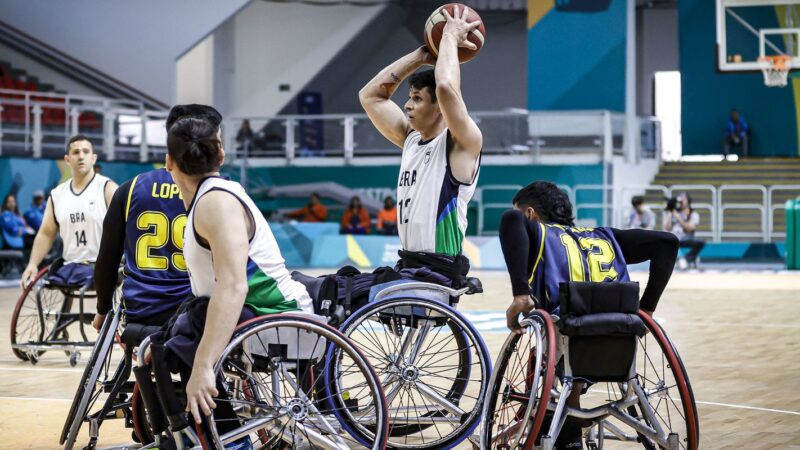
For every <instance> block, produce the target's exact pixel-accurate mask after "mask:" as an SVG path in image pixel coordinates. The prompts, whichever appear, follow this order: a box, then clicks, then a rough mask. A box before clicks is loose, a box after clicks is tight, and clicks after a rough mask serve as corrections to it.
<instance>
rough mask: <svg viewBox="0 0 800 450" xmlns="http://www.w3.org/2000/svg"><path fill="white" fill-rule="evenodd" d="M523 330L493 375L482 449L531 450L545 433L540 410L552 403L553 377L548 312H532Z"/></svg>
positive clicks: (513, 337)
mask: <svg viewBox="0 0 800 450" xmlns="http://www.w3.org/2000/svg"><path fill="white" fill-rule="evenodd" d="M522 325H523V327H524V329H525V333H524V334H518V333H510V334H509V335H508V337H507V338H506V341H505V342H504V344H503V347H502V348H501V350H500V354H499V355H498V360H497V363H496V364H495V370H494V372H493V373H492V380H491V384H490V389H491V390H490V393H489V397H488V399H487V402H486V404H485V405H484V413H483V423H482V427H481V448H483V449H490V448H503V449H523V448H525V449H528V448H531V447H532V446H533V444H534V442H535V440H536V438H538V436H539V434H540V432H541V428H542V424H543V422H544V416H545V413H546V408H541V407H540V406H541V405H546V404H547V403H548V402H549V400H550V390H551V388H552V385H553V379H554V373H555V369H554V366H555V365H554V364H552V363H551V362H552V361H554V360H555V356H556V345H555V340H554V336H555V328H554V326H553V322H552V320H551V319H550V315H549V314H547V313H546V312H544V311H533V312H532V313H531V314H530V315H529V316H528V317H527V318H526V319H525V320H523V324H522ZM498 401H499V402H500V403H499V405H498ZM501 427H502V429H500V428H501Z"/></svg>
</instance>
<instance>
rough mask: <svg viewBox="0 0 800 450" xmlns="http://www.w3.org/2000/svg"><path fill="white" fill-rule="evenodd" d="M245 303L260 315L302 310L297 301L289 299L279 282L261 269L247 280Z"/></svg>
mask: <svg viewBox="0 0 800 450" xmlns="http://www.w3.org/2000/svg"><path fill="white" fill-rule="evenodd" d="M244 303H245V304H246V305H249V306H250V308H252V309H253V311H255V313H256V315H259V316H264V315H267V314H278V313H282V312H287V311H299V310H300V307H298V306H297V301H295V300H287V299H286V298H285V297H284V296H283V293H281V290H280V289H278V283H277V282H275V280H274V279H272V278H271V277H269V276H268V275H267V274H265V273H264V272H263V271H262V270H261V269H258V270H256V272H255V273H254V274H253V276H251V277H250V279H249V280H247V297H245V299H244Z"/></svg>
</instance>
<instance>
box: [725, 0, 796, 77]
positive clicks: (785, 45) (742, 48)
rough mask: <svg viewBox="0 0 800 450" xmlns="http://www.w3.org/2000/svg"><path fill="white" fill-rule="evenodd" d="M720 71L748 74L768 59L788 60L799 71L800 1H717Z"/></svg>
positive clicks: (760, 68) (761, 66)
mask: <svg viewBox="0 0 800 450" xmlns="http://www.w3.org/2000/svg"><path fill="white" fill-rule="evenodd" d="M716 2H717V11H716V13H717V20H716V22H717V68H718V69H719V70H720V71H722V72H749V71H758V70H763V69H765V68H766V67H768V64H769V63H768V62H766V61H764V58H765V57H771V56H787V57H789V58H790V59H788V60H787V66H788V67H789V68H790V69H799V68H800V0H716Z"/></svg>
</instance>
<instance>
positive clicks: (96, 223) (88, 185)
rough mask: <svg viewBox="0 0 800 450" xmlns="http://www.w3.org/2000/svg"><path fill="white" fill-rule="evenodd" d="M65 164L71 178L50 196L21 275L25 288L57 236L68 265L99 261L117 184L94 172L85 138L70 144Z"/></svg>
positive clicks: (91, 149) (93, 159) (93, 156)
mask: <svg viewBox="0 0 800 450" xmlns="http://www.w3.org/2000/svg"><path fill="white" fill-rule="evenodd" d="M64 162H66V163H67V165H68V166H69V168H70V170H71V171H72V178H70V179H69V180H67V181H65V182H63V183H61V184H60V185H58V186H57V187H56V188H55V189H53V190H52V191H51V192H50V198H49V199H48V200H47V206H46V208H45V212H44V218H43V219H42V226H41V227H40V228H39V231H38V232H37V233H36V239H35V240H34V241H33V248H32V249H31V256H30V260H29V261H28V266H27V267H26V268H25V271H24V272H23V273H22V286H23V288H24V287H25V286H26V285H27V284H28V282H29V281H30V280H31V279H32V278H33V277H34V276H36V273H37V272H38V267H39V264H40V263H41V262H42V260H43V259H44V257H45V256H47V253H48V252H49V251H50V248H51V247H52V246H53V241H54V240H55V238H56V235H57V234H58V235H60V236H61V239H62V240H63V241H64V250H63V253H62V254H61V256H62V258H63V259H64V263H65V264H69V263H81V262H94V261H95V259H97V252H98V250H99V249H100V237H101V236H102V234H103V233H102V231H103V219H104V218H105V214H106V210H107V209H108V204H109V203H110V202H111V197H113V195H114V192H115V191H116V190H117V184H116V183H114V182H113V181H111V180H110V179H108V178H107V177H104V176H102V175H100V174H96V173H95V172H94V164H95V163H96V162H97V155H96V154H95V153H94V147H93V146H92V143H91V141H89V139H88V138H87V137H85V136H82V135H77V136H74V137H72V138H71V139H70V140H69V143H68V144H67V153H66V155H64Z"/></svg>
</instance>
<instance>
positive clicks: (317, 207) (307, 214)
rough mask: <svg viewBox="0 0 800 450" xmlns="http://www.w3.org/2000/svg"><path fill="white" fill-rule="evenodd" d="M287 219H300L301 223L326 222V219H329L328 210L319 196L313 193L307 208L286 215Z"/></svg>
mask: <svg viewBox="0 0 800 450" xmlns="http://www.w3.org/2000/svg"><path fill="white" fill-rule="evenodd" d="M286 217H290V218H292V219H298V220H300V221H301V222H325V219H327V218H328V208H326V207H325V205H323V204H322V202H321V201H320V198H319V194H317V193H316V192H312V193H311V197H310V198H309V200H308V204H307V205H306V206H304V207H302V208H300V209H298V210H296V211H292V212H290V213H286Z"/></svg>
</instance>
